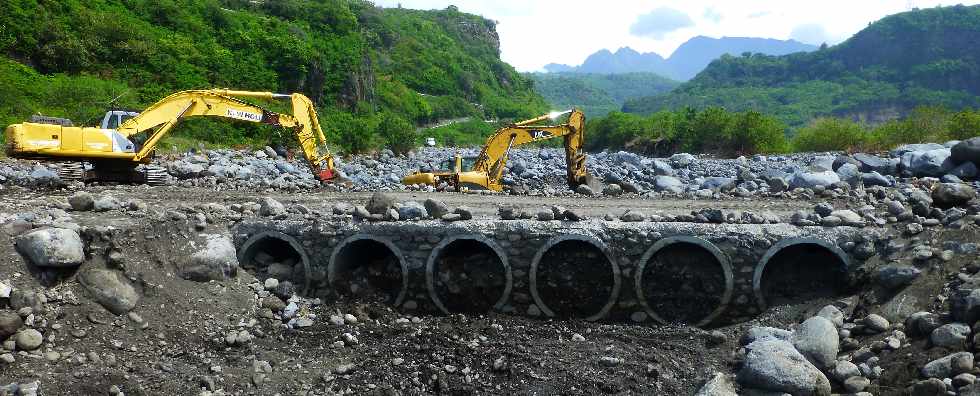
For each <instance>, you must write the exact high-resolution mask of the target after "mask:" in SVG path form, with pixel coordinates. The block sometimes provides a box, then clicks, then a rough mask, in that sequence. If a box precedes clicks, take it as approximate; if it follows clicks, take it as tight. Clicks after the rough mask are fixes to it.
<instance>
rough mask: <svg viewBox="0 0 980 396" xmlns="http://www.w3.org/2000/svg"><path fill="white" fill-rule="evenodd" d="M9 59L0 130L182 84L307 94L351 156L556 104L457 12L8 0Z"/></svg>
mask: <svg viewBox="0 0 980 396" xmlns="http://www.w3.org/2000/svg"><path fill="white" fill-rule="evenodd" d="M0 54H2V57H0V128H2V127H4V126H6V125H7V124H10V123H14V122H19V121H21V120H24V119H26V118H27V117H28V116H29V115H31V114H33V113H43V114H45V115H50V116H59V117H69V118H72V119H73V120H75V121H76V124H79V123H87V122H94V121H95V120H96V119H97V118H99V117H101V113H102V112H103V111H104V110H105V109H106V108H108V107H130V108H141V107H143V106H146V105H148V104H150V103H152V102H155V101H156V100H158V99H160V98H162V97H164V96H166V95H167V94H169V93H171V92H173V91H175V90H181V89H192V88H208V87H229V88H235V89H246V90H261V91H275V92H303V93H305V94H306V95H308V96H310V97H311V98H313V100H314V101H316V103H317V104H318V106H320V108H321V112H322V113H323V114H321V118H322V120H323V122H324V124H325V127H326V129H327V133H328V137H329V138H330V139H331V141H333V142H336V143H337V144H338V145H340V146H342V148H343V149H344V150H345V151H348V152H355V151H363V150H369V149H373V148H376V147H380V146H382V145H384V144H385V143H386V142H387V143H389V144H391V143H397V142H404V141H405V140H406V139H408V140H411V139H412V138H414V137H413V136H412V134H414V125H421V124H424V123H428V122H432V121H436V120H439V119H445V118H457V117H466V116H469V117H473V118H477V119H480V120H483V119H510V118H522V117H527V116H532V115H537V114H540V113H541V112H544V111H546V110H547V107H548V106H547V104H546V103H545V101H544V100H543V99H542V98H541V97H540V96H539V95H538V94H536V93H535V92H534V90H533V83H532V82H531V81H530V80H529V79H527V78H526V77H524V76H522V75H521V74H519V73H517V72H516V71H515V70H514V69H513V68H512V67H511V66H509V65H507V64H506V63H504V62H502V61H500V58H499V41H498V38H497V33H496V30H495V24H494V22H492V21H489V20H486V19H483V18H481V17H478V16H474V15H469V14H464V13H460V12H459V11H458V10H456V9H455V7H449V8H448V9H446V10H442V11H417V10H406V9H382V8H378V7H375V6H374V5H373V4H372V3H370V2H367V1H362V0H330V1H322V0H278V1H263V2H255V1H247V0H63V1H51V0H9V1H6V2H5V5H4V10H3V12H2V13H0ZM271 106H275V105H274V104H273V105H271ZM177 132H178V133H181V134H183V135H185V136H189V137H193V138H197V139H204V140H210V141H219V142H222V143H225V144H237V143H248V142H261V141H263V140H265V139H267V137H268V135H269V133H270V131H268V130H266V129H263V128H260V127H251V126H242V125H235V126H231V125H229V124H227V123H224V122H213V121H210V122H209V121H205V122H200V120H198V122H195V121H188V122H185V123H184V124H183V125H182V126H181V127H180V128H179V129H178V131H177ZM474 133H478V134H481V133H483V131H479V132H474Z"/></svg>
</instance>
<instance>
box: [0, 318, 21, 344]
mask: <svg viewBox="0 0 980 396" xmlns="http://www.w3.org/2000/svg"><path fill="white" fill-rule="evenodd" d="M23 325H24V320H23V319H21V318H20V315H18V314H17V313H16V312H12V311H0V340H5V339H7V337H10V336H12V335H14V333H17V330H19V329H20V327H21V326H23Z"/></svg>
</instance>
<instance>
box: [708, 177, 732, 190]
mask: <svg viewBox="0 0 980 396" xmlns="http://www.w3.org/2000/svg"><path fill="white" fill-rule="evenodd" d="M735 181H736V180H735V178H731V177H708V178H705V179H704V181H703V182H701V186H700V187H701V189H707V190H714V191H729V190H732V189H734V188H735Z"/></svg>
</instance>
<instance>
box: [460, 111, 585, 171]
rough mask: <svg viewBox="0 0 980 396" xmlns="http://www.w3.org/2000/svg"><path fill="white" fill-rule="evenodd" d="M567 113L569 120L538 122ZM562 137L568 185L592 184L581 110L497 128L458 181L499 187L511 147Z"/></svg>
mask: <svg viewBox="0 0 980 396" xmlns="http://www.w3.org/2000/svg"><path fill="white" fill-rule="evenodd" d="M566 114H568V121H567V122H565V123H562V124H557V125H539V123H541V122H543V121H546V120H551V119H556V118H558V117H561V116H564V115H566ZM559 137H562V138H564V140H565V142H564V146H565V163H566V171H567V176H568V185H569V186H570V187H571V188H575V187H578V186H579V185H581V184H591V180H589V179H590V178H589V174H588V172H587V170H586V167H585V158H586V156H585V152H584V151H583V144H584V141H585V114H583V113H582V112H581V111H579V110H569V111H566V112H562V113H552V114H547V115H543V116H541V117H537V118H533V119H530V120H526V121H521V122H519V123H516V124H513V125H510V126H507V127H504V128H501V129H499V130H497V131H496V132H495V133H494V134H493V135H491V136H490V137H489V138H487V142H486V144H485V145H484V146H483V150H482V151H481V152H480V155H479V156H478V157H477V159H476V163H475V164H474V166H473V170H472V171H471V172H461V173H460V174H459V183H460V184H467V185H470V186H474V185H483V184H486V185H485V186H484V187H485V188H489V189H491V190H498V191H499V190H500V189H501V188H502V186H501V185H500V181H501V178H502V176H503V171H504V168H505V166H506V164H507V158H508V153H509V151H510V149H511V148H514V147H517V146H521V145H524V144H528V143H533V142H540V141H544V140H549V139H555V138H559ZM481 179H482V180H481Z"/></svg>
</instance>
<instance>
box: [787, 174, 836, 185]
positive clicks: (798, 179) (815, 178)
mask: <svg viewBox="0 0 980 396" xmlns="http://www.w3.org/2000/svg"><path fill="white" fill-rule="evenodd" d="M837 182H840V176H838V175H837V173H836V172H834V171H823V172H804V171H800V172H796V173H794V174H793V175H792V176H790V179H789V187H790V188H791V189H793V188H816V187H818V186H819V187H827V186H830V185H831V184H834V183H837Z"/></svg>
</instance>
